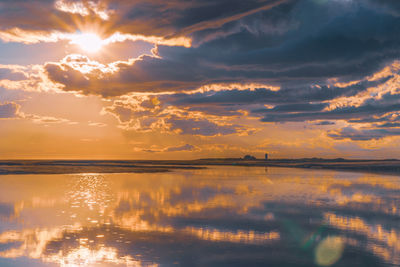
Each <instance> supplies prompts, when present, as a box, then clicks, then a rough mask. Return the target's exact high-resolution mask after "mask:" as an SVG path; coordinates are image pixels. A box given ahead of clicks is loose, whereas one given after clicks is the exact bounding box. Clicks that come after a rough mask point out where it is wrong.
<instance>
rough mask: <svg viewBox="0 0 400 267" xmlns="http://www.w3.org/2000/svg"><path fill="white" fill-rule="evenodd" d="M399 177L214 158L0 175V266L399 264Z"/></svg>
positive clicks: (363, 265)
mask: <svg viewBox="0 0 400 267" xmlns="http://www.w3.org/2000/svg"><path fill="white" fill-rule="evenodd" d="M399 265H400V177H396V176H390V175H379V174H365V173H354V172H353V173H351V172H338V171H330V170H308V169H294V168H273V167H269V168H265V167H229V166H228V167H227V166H219V167H216V166H212V167H208V168H207V169H198V170H174V171H171V172H165V173H137V174H136V173H123V174H101V173H86V174H69V175H2V176H0V266H71V267H72V266H308V267H309V266H352V267H353V266H362V267H367V266H399Z"/></svg>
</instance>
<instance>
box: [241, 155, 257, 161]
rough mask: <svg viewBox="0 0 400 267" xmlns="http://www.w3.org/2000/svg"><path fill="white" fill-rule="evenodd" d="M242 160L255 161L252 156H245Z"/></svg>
mask: <svg viewBox="0 0 400 267" xmlns="http://www.w3.org/2000/svg"><path fill="white" fill-rule="evenodd" d="M243 159H244V160H255V159H256V157H254V156H252V155H246V156H244V157H243Z"/></svg>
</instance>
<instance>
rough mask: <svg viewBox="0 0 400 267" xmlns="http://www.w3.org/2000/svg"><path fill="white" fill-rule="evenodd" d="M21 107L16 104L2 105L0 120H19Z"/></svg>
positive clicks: (6, 103) (0, 107) (7, 103)
mask: <svg viewBox="0 0 400 267" xmlns="http://www.w3.org/2000/svg"><path fill="white" fill-rule="evenodd" d="M19 108H20V105H18V104H16V103H14V102H5V103H0V119H10V118H17V117H18V114H19Z"/></svg>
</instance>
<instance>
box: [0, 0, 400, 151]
mask: <svg viewBox="0 0 400 267" xmlns="http://www.w3.org/2000/svg"><path fill="white" fill-rule="evenodd" d="M399 56H400V1H398V0H133V1H128V0H98V1H96V0H92V1H85V0H55V1H54V0H40V1H33V0H32V1H26V0H1V1H0V158H1V159H43V158H54V159H196V158H205V157H242V156H243V155H245V154H252V155H255V156H257V157H263V155H264V153H265V152H268V153H269V154H270V157H271V158H298V157H326V158H334V157H344V158H400V149H399V146H400V89H399V84H400V60H399Z"/></svg>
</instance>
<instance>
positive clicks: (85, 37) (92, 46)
mask: <svg viewBox="0 0 400 267" xmlns="http://www.w3.org/2000/svg"><path fill="white" fill-rule="evenodd" d="M70 43H71V44H76V45H78V46H79V47H80V48H81V49H82V50H84V51H86V52H88V53H96V52H98V51H99V50H100V49H101V47H102V46H103V45H104V41H103V40H102V39H101V38H100V37H99V36H98V35H97V34H95V33H79V34H76V35H74V36H73V37H72V38H71V42H70Z"/></svg>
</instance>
